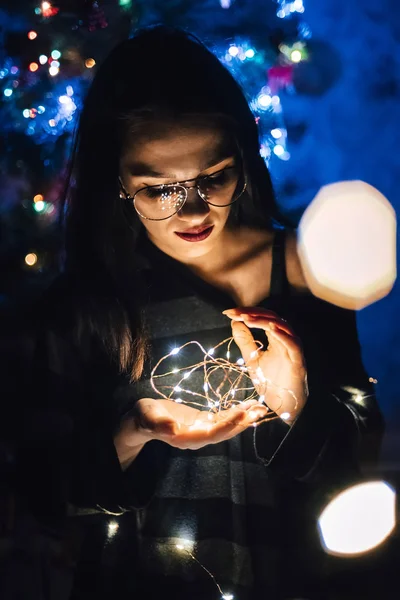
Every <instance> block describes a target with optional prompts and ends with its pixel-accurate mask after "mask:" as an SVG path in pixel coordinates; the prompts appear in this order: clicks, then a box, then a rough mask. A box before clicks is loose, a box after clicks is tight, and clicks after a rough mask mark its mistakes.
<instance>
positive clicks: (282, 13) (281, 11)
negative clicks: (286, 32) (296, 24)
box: [276, 9, 286, 19]
mask: <svg viewBox="0 0 400 600" xmlns="http://www.w3.org/2000/svg"><path fill="white" fill-rule="evenodd" d="M276 16H277V17H278V18H279V19H284V18H285V17H286V13H285V11H284V10H282V9H281V10H278V12H277V13H276Z"/></svg>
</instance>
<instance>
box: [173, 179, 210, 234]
mask: <svg viewBox="0 0 400 600" xmlns="http://www.w3.org/2000/svg"><path fill="white" fill-rule="evenodd" d="M209 212H210V207H209V205H208V204H207V202H204V200H203V199H202V197H201V196H200V194H199V192H198V190H197V188H196V187H191V188H188V190H187V199H186V202H185V204H184V205H183V206H182V208H181V209H180V210H179V211H178V212H177V216H178V217H179V218H181V219H182V220H184V221H188V220H190V222H191V224H192V225H197V224H201V223H202V222H203V221H204V217H205V215H207V214H208V213H209Z"/></svg>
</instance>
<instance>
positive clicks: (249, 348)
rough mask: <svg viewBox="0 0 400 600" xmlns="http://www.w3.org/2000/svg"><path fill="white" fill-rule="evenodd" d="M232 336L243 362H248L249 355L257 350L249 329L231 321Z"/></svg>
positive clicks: (239, 322) (241, 323) (240, 322)
mask: <svg viewBox="0 0 400 600" xmlns="http://www.w3.org/2000/svg"><path fill="white" fill-rule="evenodd" d="M232 336H233V339H234V340H235V343H236V345H237V346H238V348H239V350H240V352H241V353H242V356H243V359H244V361H245V362H246V363H247V362H249V361H250V359H251V354H252V353H253V352H255V351H257V349H258V346H257V344H256V343H255V341H254V338H253V335H252V333H251V331H250V329H249V328H248V327H247V325H245V324H244V323H243V322H242V321H232Z"/></svg>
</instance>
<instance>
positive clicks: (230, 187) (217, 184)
mask: <svg viewBox="0 0 400 600" xmlns="http://www.w3.org/2000/svg"><path fill="white" fill-rule="evenodd" d="M243 190H244V178H243V176H242V175H241V170H240V168H238V167H236V166H234V167H227V168H226V169H223V170H222V171H219V172H218V173H215V174H214V175H210V176H209V177H203V178H202V179H201V180H200V181H199V191H200V194H201V197H202V198H203V200H205V201H206V202H208V203H209V204H212V205H213V206H228V205H229V204H232V203H233V202H235V200H237V199H238V198H239V196H240V194H241V193H242V192H243Z"/></svg>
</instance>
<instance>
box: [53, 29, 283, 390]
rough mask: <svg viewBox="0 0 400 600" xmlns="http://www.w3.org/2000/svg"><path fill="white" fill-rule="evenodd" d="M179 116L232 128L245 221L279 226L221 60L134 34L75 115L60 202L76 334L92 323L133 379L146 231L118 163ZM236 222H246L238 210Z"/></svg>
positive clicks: (199, 47) (194, 43)
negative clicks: (140, 133) (125, 194)
mask: <svg viewBox="0 0 400 600" xmlns="http://www.w3.org/2000/svg"><path fill="white" fill-rule="evenodd" d="M183 116H185V117H186V116H189V117H190V118H191V117H192V116H193V119H194V118H199V117H203V118H204V117H205V116H206V117H207V116H209V117H210V118H211V117H213V119H216V120H217V123H218V124H219V125H221V126H222V127H224V128H226V129H229V130H230V131H229V132H230V134H231V135H233V136H234V137H235V139H236V142H237V145H238V147H239V148H240V152H241V154H242V159H243V163H244V167H245V170H246V174H247V179H248V186H249V190H250V193H249V194H248V198H247V199H246V206H247V217H246V218H249V215H250V217H251V216H253V218H254V217H255V218H256V220H257V222H258V224H259V225H260V224H263V225H264V226H265V227H269V226H271V223H272V220H273V219H276V220H279V215H278V210H277V206H276V202H275V198H274V194H273V189H272V185H271V179H270V176H269V172H268V169H267V167H266V165H265V162H264V160H263V159H262V158H261V156H260V154H259V138H258V130H257V125H256V122H255V119H254V116H253V114H252V112H251V110H250V108H249V106H248V103H247V101H246V99H245V96H244V94H243V91H242V90H241V88H240V86H239V84H238V83H237V82H236V81H235V79H234V78H233V76H232V75H231V74H230V73H229V71H228V70H227V69H226V68H225V67H224V66H223V65H222V63H221V62H220V61H219V60H218V59H217V57H216V56H215V55H214V54H213V53H212V52H211V51H210V50H208V49H207V48H206V46H205V45H204V44H203V43H202V42H201V41H200V40H199V39H197V38H196V37H195V36H194V35H192V34H190V33H187V32H185V31H183V30H181V29H176V28H171V27H167V26H164V25H156V26H152V27H149V28H145V29H141V30H138V31H137V32H136V34H135V35H134V36H133V37H132V38H130V39H128V40H126V41H124V42H122V43H120V44H119V45H118V46H117V47H116V48H114V50H113V51H112V52H111V53H110V54H109V56H108V57H107V58H106V60H105V61H104V63H103V64H102V65H101V66H100V67H99V69H98V71H97V73H96V75H95V77H94V79H93V82H92V84H91V86H90V89H89V92H88V94H87V97H86V100H85V103H84V107H83V110H82V112H81V115H80V120H79V125H78V129H77V135H76V139H75V143H74V152H73V157H72V160H71V167H70V174H69V177H68V181H67V186H66V192H65V195H64V200H63V203H64V204H63V215H64V218H65V271H66V273H67V274H70V275H71V276H73V277H74V279H75V281H77V282H79V284H80V286H81V288H82V290H85V292H84V293H83V294H82V296H83V297H84V298H85V299H86V302H82V306H85V307H86V309H85V310H83V312H82V313H81V319H80V326H79V328H78V329H79V331H81V332H82V331H84V329H85V327H84V326H83V325H84V324H86V325H88V326H89V328H90V332H91V333H92V334H94V335H95V336H97V338H98V339H99V340H100V341H101V342H102V344H103V345H105V346H106V348H107V349H108V351H109V353H110V354H111V355H112V357H113V358H114V360H115V361H116V362H117V364H118V365H119V368H120V370H121V371H123V372H125V373H127V374H128V375H129V376H130V377H131V379H132V380H135V379H137V378H138V377H140V374H141V372H142V368H143V362H144V359H145V356H146V334H145V329H144V326H143V320H142V318H141V294H140V281H139V280H138V277H137V264H136V262H135V245H136V243H137V240H138V235H139V232H140V229H141V227H142V225H141V223H140V221H139V219H138V218H137V216H136V214H135V211H134V209H133V207H131V206H129V203H126V202H124V201H123V200H121V198H120V197H119V187H118V175H119V160H120V155H121V150H122V148H123V146H124V143H125V140H126V138H127V135H131V136H132V135H134V132H135V128H136V127H137V126H140V124H143V123H145V122H148V121H153V122H154V120H155V119H158V120H159V119H160V118H161V119H163V118H164V117H168V118H178V119H179V118H180V117H183ZM132 132H133V133H132ZM236 218H238V219H239V221H241V220H243V219H244V218H245V214H244V212H243V211H242V209H241V207H240V206H239V212H238V214H237V217H236ZM79 284H78V287H79Z"/></svg>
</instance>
